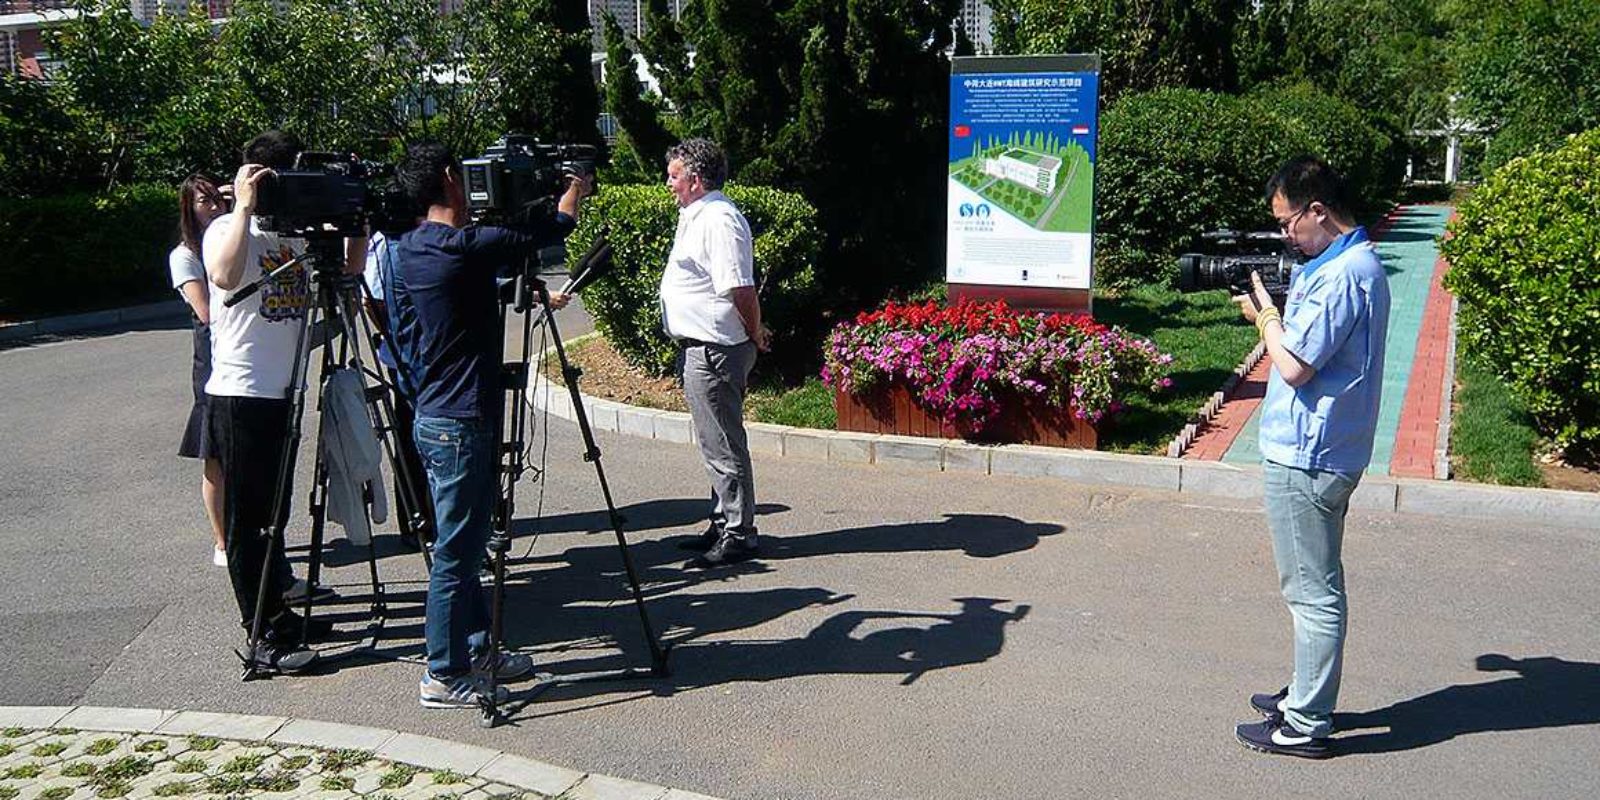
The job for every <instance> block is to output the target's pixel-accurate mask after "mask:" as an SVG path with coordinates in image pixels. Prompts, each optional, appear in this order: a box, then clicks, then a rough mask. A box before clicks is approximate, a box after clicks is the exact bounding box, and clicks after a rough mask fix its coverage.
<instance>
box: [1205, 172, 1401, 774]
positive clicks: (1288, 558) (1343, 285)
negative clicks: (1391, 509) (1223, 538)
mask: <svg viewBox="0 0 1600 800" xmlns="http://www.w3.org/2000/svg"><path fill="white" fill-rule="evenodd" d="M1266 196H1267V202H1268V203H1269V204H1270V205H1271V207H1272V215H1273V217H1275V218H1276V219H1277V221H1278V226H1279V228H1280V229H1281V230H1282V231H1283V234H1284V236H1285V238H1286V240H1287V242H1288V244H1289V245H1290V246H1291V247H1294V248H1295V249H1296V250H1299V251H1300V252H1301V253H1302V254H1304V255H1305V256H1307V257H1308V258H1310V259H1311V260H1310V261H1308V262H1307V263H1306V265H1305V267H1304V268H1302V269H1301V270H1300V272H1299V273H1298V274H1297V275H1295V277H1294V279H1293V280H1292V281H1291V282H1290V284H1289V297H1288V302H1287V304H1286V306H1285V308H1284V310H1283V311H1282V313H1279V311H1278V310H1277V308H1276V307H1274V305H1273V303H1272V299H1271V297H1270V296H1268V294H1267V292H1266V289H1265V288H1264V287H1263V286H1262V284H1261V277H1260V275H1254V276H1253V280H1254V284H1255V291H1254V293H1253V295H1241V296H1239V297H1236V298H1234V301H1235V302H1237V303H1238V304H1239V307H1240V310H1241V311H1243V313H1244V316H1245V318H1246V319H1248V320H1250V321H1252V322H1254V323H1255V325H1256V328H1257V329H1258V330H1259V331H1260V333H1261V339H1262V341H1263V342H1264V343H1265V345H1266V350H1267V357H1268V358H1270V359H1271V360H1272V372H1271V375H1270V377H1268V379H1267V396H1266V399H1265V401H1263V403H1262V406H1261V454H1262V457H1263V459H1264V461H1265V463H1264V464H1263V466H1262V473H1263V477H1264V479H1265V483H1266V486H1265V494H1266V507H1267V523H1268V525H1269V526H1270V527H1271V529H1272V550H1273V558H1274V560H1275V561H1276V562H1277V567H1278V582H1279V586H1280V588H1281V590H1282V592H1283V599H1284V602H1286V603H1287V604H1288V606H1289V613H1290V615H1291V616H1292V617H1293V619H1294V673H1293V677H1292V678H1291V679H1290V682H1289V685H1288V686H1285V687H1284V688H1283V689H1282V690H1280V691H1278V692H1275V693H1271V694H1266V693H1263V694H1256V695H1253V696H1252V697H1251V698H1250V704H1251V706H1253V707H1254V708H1255V709H1256V710H1257V711H1258V712H1260V713H1261V714H1262V715H1263V716H1264V717H1266V719H1264V720H1263V721H1261V722H1257V723H1247V724H1242V725H1240V726H1238V728H1237V729H1236V731H1235V732H1236V734H1237V736H1238V738H1239V741H1240V743H1241V744H1243V745H1245V746H1246V747H1249V748H1251V749H1253V750H1259V751H1262V752H1267V753H1278V754H1283V755H1292V756H1299V757H1302V758H1326V757H1328V756H1330V755H1332V751H1331V749H1330V748H1329V746H1328V742H1327V737H1328V735H1329V734H1331V733H1332V732H1333V709H1334V705H1335V703H1336V702H1337V700H1338V696H1339V678H1340V672H1341V669H1342V666H1343V657H1344V640H1345V617H1346V600H1345V588H1344V565H1343V564H1342V563H1341V560H1340V549H1341V546H1342V544H1343V541H1344V518H1345V514H1346V513H1347V512H1348V511H1349V508H1350V495H1351V493H1352V492H1354V491H1355V488H1356V485H1357V484H1358V483H1359V482H1360V481H1361V473H1362V472H1363V471H1364V470H1366V468H1367V464H1368V463H1369V462H1370V461H1371V460H1372V440H1373V435H1374V433H1375V432H1376V426H1377V419H1378V402H1379V399H1380V397H1381V394H1382V391H1383V349H1384V339H1385V337H1386V335H1387V333H1388V323H1389V280H1388V277H1387V276H1386V274H1385V273H1384V270H1383V264H1382V263H1381V262H1379V260H1378V255H1377V253H1376V252H1375V251H1374V250H1373V247H1372V244H1371V242H1369V241H1368V240H1367V232H1366V229H1365V228H1363V227H1361V226H1358V225H1356V224H1355V223H1354V221H1353V218H1352V216H1351V214H1350V210H1349V205H1348V202H1347V200H1346V197H1345V185H1344V180H1343V179H1342V178H1341V177H1340V176H1339V174H1338V173H1337V172H1335V171H1334V170H1333V169H1332V168H1331V167H1329V166H1328V165H1327V164H1325V163H1323V162H1322V161H1320V160H1318V159H1316V158H1313V157H1310V156H1301V157H1299V158H1295V159H1291V160H1290V161H1289V162H1288V163H1286V164H1284V165H1283V167H1281V168H1280V169H1279V170H1278V172H1277V174H1275V175H1273V176H1272V179H1271V180H1269V181H1268V182H1267V189H1266Z"/></svg>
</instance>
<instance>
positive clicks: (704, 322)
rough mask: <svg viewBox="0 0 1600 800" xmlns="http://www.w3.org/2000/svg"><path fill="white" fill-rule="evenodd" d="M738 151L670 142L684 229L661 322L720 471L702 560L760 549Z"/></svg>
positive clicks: (751, 309)
mask: <svg viewBox="0 0 1600 800" xmlns="http://www.w3.org/2000/svg"><path fill="white" fill-rule="evenodd" d="M727 177H728V159H727V156H725V155H724V154H723V152H722V148H720V147H718V146H717V144H716V143H715V142H712V141H710V140H708V139H689V140H687V141H684V142H683V143H681V144H678V145H677V146H675V147H673V148H672V149H670V150H668V151H667V188H668V189H670V190H672V196H673V198H674V199H676V200H677V202H678V209H679V211H678V232H677V235H676V236H675V237H674V239H673V242H672V253H671V254H670V255H669V256H668V257H667V266H666V269H665V271H663V272H662V275H661V324H662V327H663V328H664V329H665V330H666V332H667V335H669V336H671V337H672V339H673V340H674V341H675V342H677V343H678V346H679V348H681V350H682V358H681V359H680V364H681V373H680V379H681V381H682V383H683V393H684V396H685V398H686V399H687V400H688V404H689V413H690V415H691V416H692V417H693V418H694V427H695V432H696V434H697V436H698V439H699V442H700V454H701V456H702V457H703V458H704V459H705V465H706V472H707V473H708V474H709V475H710V477H711V496H712V508H711V525H710V526H709V527H708V528H707V529H706V532H705V533H704V534H702V535H701V536H700V538H699V539H698V540H696V541H695V542H693V543H691V544H689V545H688V547H690V548H692V549H698V550H704V551H705V552H704V554H703V555H701V556H700V557H699V558H698V559H696V563H697V564H698V565H700V566H717V565H720V564H727V563H732V562H735V561H742V560H745V559H748V558H750V557H752V556H754V555H755V553H756V519H755V514H756V499H755V476H754V474H753V472H752V471H751V466H750V445H749V442H748V440H747V439H746V438H745V431H744V395H745V388H746V384H747V383H748V381H749V378H750V369H751V367H754V366H755V363H756V351H757V350H761V351H763V352H764V351H766V349H767V348H768V346H769V345H770V343H771V337H772V332H771V331H769V330H767V329H766V328H765V327H764V326H762V324H761V303H760V301H759V300H758V299H757V297H756V282H755V263H754V258H753V255H752V251H751V238H752V237H751V235H750V225H749V223H748V222H746V221H745V218H744V215H743V214H740V213H739V209H738V208H735V207H734V205H733V203H732V202H730V201H729V200H728V198H727V197H726V196H724V195H723V194H722V192H721V189H722V184H723V182H724V181H725V180H727Z"/></svg>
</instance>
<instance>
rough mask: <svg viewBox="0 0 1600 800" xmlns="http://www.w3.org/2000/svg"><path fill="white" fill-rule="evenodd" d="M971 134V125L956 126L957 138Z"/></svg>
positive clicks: (963, 137)
mask: <svg viewBox="0 0 1600 800" xmlns="http://www.w3.org/2000/svg"><path fill="white" fill-rule="evenodd" d="M971 135H972V128H970V127H968V126H966V125H957V126H956V138H957V139H965V138H967V137H968V136H971Z"/></svg>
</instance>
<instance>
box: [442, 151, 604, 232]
mask: <svg viewBox="0 0 1600 800" xmlns="http://www.w3.org/2000/svg"><path fill="white" fill-rule="evenodd" d="M599 155H600V153H599V150H597V149H596V148H595V146H594V145H588V144H546V143H543V142H540V141H539V140H538V139H537V138H534V137H532V136H526V135H522V134H508V135H506V136H502V137H500V139H499V140H498V141H496V142H495V143H494V144H492V145H490V146H489V148H488V149H487V150H485V151H484V152H483V155H481V156H479V157H477V158H469V159H465V160H463V161H462V162H461V171H462V175H463V179H464V182H465V185H466V191H467V208H468V210H470V211H471V212H472V216H473V219H475V220H478V221H484V220H489V221H493V222H496V223H499V224H508V225H516V224H518V223H525V222H528V221H531V220H533V219H536V218H538V217H539V216H543V215H548V214H554V213H555V208H554V206H555V203H556V201H557V200H558V199H559V198H560V197H561V194H562V192H564V191H566V186H567V181H568V179H570V178H575V177H589V176H592V175H594V168H595V162H596V160H598V158H599Z"/></svg>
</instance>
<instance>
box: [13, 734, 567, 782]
mask: <svg viewBox="0 0 1600 800" xmlns="http://www.w3.org/2000/svg"><path fill="white" fill-rule="evenodd" d="M252 796H260V797H263V798H273V799H274V800H280V799H281V800H290V798H301V797H307V798H309V797H326V798H340V797H366V798H371V799H372V800H491V798H505V800H517V799H518V798H522V799H524V800H538V798H543V797H546V795H542V794H539V793H536V792H531V791H527V790H523V789H518V788H515V787H512V786H507V785H504V784H498V783H494V782H492V781H488V780H485V779H483V778H475V777H471V776H468V775H463V774H461V773H459V772H454V771H451V770H447V769H441V770H431V769H426V768H423V767H418V766H414V765H410V764H402V763H397V762H393V761H385V760H383V759H379V758H376V757H374V756H373V754H372V752H371V751H369V750H353V749H341V750H320V749H315V748H310V747H301V746H296V745H281V744H276V743H272V742H253V741H236V740H227V739H219V738H215V737H211V736H171V735H160V734H153V733H110V732H105V731H83V730H75V729H72V728H48V729H34V730H30V729H27V728H6V729H5V730H3V731H0V800H69V798H71V800H85V798H90V797H100V798H118V797H126V798H130V799H135V798H147V797H174V798H190V797H193V798H199V797H207V798H210V797H226V798H235V797H252Z"/></svg>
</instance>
